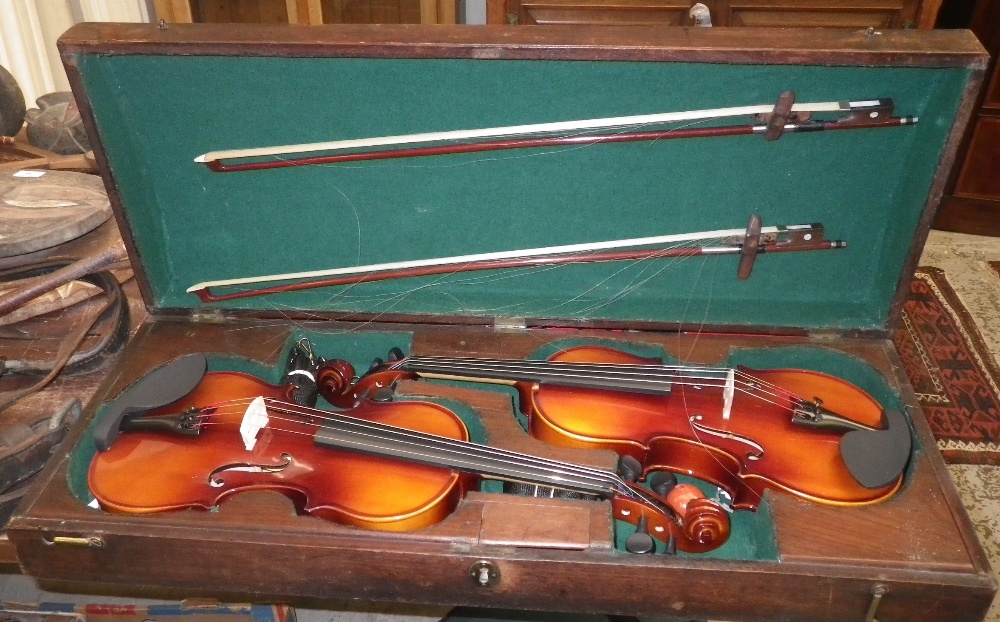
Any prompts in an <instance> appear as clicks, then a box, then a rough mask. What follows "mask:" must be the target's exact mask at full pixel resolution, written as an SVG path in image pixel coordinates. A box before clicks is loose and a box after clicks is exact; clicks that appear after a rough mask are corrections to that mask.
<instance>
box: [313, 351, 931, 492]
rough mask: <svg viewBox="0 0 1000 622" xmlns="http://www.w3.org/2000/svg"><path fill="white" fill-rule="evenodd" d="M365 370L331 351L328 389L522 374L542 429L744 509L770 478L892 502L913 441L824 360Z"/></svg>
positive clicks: (559, 361)
mask: <svg viewBox="0 0 1000 622" xmlns="http://www.w3.org/2000/svg"><path fill="white" fill-rule="evenodd" d="M353 376H354V371H353V369H351V367H350V365H349V364H347V363H346V362H344V361H329V362H327V363H326V364H325V365H324V366H323V367H322V368H321V369H320V372H319V375H318V382H319V384H320V393H321V394H322V395H323V397H324V398H325V399H327V400H328V401H329V402H330V403H332V404H335V405H345V404H352V403H354V402H355V401H357V400H358V399H361V398H362V397H363V396H364V395H366V394H368V393H369V392H371V391H374V390H376V389H377V388H379V387H386V386H390V385H391V384H392V383H394V382H395V381H397V380H399V379H403V378H408V379H412V378H446V379H449V380H468V381H473V382H476V381H478V382H492V383H497V382H499V383H506V384H511V385H513V386H514V387H516V388H517V391H518V393H519V396H520V408H521V410H522V411H523V412H524V413H525V414H526V415H527V417H528V421H529V426H528V427H529V432H530V433H531V434H532V435H533V436H535V437H537V438H539V439H542V440H545V441H547V442H550V443H554V444H558V445H565V446H571V447H594V448H605V449H612V450H614V451H616V452H617V453H618V454H619V455H621V456H623V457H625V456H627V457H630V458H632V459H634V460H636V461H638V465H639V467H640V468H641V471H642V476H643V477H645V476H647V475H649V474H650V473H653V472H657V471H669V472H673V473H680V474H685V475H692V476H694V477H696V478H699V479H703V480H706V481H709V482H712V483H714V484H716V485H718V486H719V487H721V488H722V489H724V490H725V491H727V492H728V493H729V494H730V495H731V497H732V504H733V507H736V508H741V509H750V510H754V509H756V508H757V506H758V505H759V503H760V501H761V499H762V495H763V493H764V491H765V490H769V489H771V490H778V491H782V492H787V493H790V494H793V495H796V496H798V497H801V498H804V499H808V500H810V501H816V502H819V503H826V504H833V505H863V504H869V503H875V502H878V501H881V500H883V499H886V498H887V497H889V496H890V495H892V494H893V493H894V492H895V491H896V490H898V489H899V487H900V486H901V484H902V481H903V471H904V469H905V466H906V464H907V462H908V460H909V456H910V451H911V437H910V430H909V426H908V424H907V422H906V419H905V417H904V416H903V414H902V413H901V412H899V411H898V410H892V409H889V410H884V409H883V408H882V406H881V405H880V404H879V403H878V402H877V401H876V400H875V399H874V398H872V397H871V396H870V395H868V394H867V393H865V392H864V391H862V390H861V389H859V388H858V387H856V386H854V385H852V384H850V383H848V382H846V381H844V380H841V379H839V378H835V377H833V376H830V375H827V374H822V373H818V372H813V371H805V370H796V369H773V370H752V369H746V368H737V369H712V368H705V367H691V366H664V365H663V364H662V362H661V361H660V360H658V359H649V358H643V357H638V356H634V355H631V354H628V353H625V352H621V351H617V350H613V349H610V348H605V347H577V348H570V349H567V350H563V351H562V352H559V353H558V354H556V355H555V356H553V357H552V358H550V359H549V360H546V361H521V360H502V359H479V358H455V357H434V356H411V357H405V358H404V357H402V353H401V352H398V351H397V352H394V353H393V355H392V356H390V362H388V363H384V364H378V365H375V366H373V368H372V369H371V370H370V371H369V372H368V373H366V374H365V375H363V376H362V377H360V378H354V377H353Z"/></svg>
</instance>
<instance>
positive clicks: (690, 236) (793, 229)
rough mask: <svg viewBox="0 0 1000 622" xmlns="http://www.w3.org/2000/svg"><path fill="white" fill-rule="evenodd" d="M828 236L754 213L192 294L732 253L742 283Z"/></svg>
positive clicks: (826, 244)
mask: <svg viewBox="0 0 1000 622" xmlns="http://www.w3.org/2000/svg"><path fill="white" fill-rule="evenodd" d="M823 235H824V231H823V225H821V224H807V225H787V226H773V227H762V226H761V219H760V216H758V215H756V214H754V215H753V216H751V217H750V220H749V223H748V225H747V227H746V229H722V230H718V231H706V232H700V233H681V234H673V235H661V236H653V237H645V238H632V239H626V240H606V241H602V242H591V243H583V244H567V245H562V246H548V247H543V248H530V249H524V250H512V251H499V252H492V253H481V254H476V255H458V256H453V257H435V258H431V259H416V260H410V261H399V262H392V263H380V264H370V265H367V266H349V267H343V268H332V269H328V270H314V271H310V272H293V273H287V274H272V275H266V276H254V277H243V278H235V279H228V280H215V281H204V282H201V283H197V284H195V285H192V286H191V287H189V288H188V289H187V291H188V293H192V294H195V295H196V296H198V298H199V299H201V301H202V302H205V303H211V302H221V301H225V300H234V299H238V298H249V297H253V296H263V295H268V294H277V293H284V292H292V291H300V290H306V289H315V288H319V287H334V286H339V285H354V284H358V283H368V282H373V281H385V280H390V279H401V278H411V277H420V276H429V275H435V274H449V273H454V272H472V271H476V270H494V269H501V268H519V267H535V266H552V265H560V264H570V263H594V262H604V261H629V260H631V261H641V260H644V259H658V258H662V257H691V256H695V255H731V254H739V255H741V257H740V264H739V269H738V272H737V275H738V276H739V278H741V279H746V278H749V277H750V272H751V270H752V269H753V263H754V259H755V258H756V256H757V255H758V254H759V253H763V252H770V253H774V252H788V251H810V250H825V249H836V248H845V247H846V246H847V243H846V242H843V241H840V240H824V239H823ZM707 240H719V241H720V242H721V245H720V246H705V245H703V246H675V247H666V248H644V249H634V248H632V249H631V250H622V249H630V248H631V247H637V246H652V245H662V244H683V243H687V242H694V241H707ZM276 281H298V282H295V283H284V284H281V285H272V286H266V287H259V288H252V289H245V290H242V291H235V292H230V293H213V292H211V291H210V288H213V287H215V288H218V287H234V286H239V285H257V284H261V283H272V282H276Z"/></svg>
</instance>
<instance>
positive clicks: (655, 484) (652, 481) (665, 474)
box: [646, 471, 677, 497]
mask: <svg viewBox="0 0 1000 622" xmlns="http://www.w3.org/2000/svg"><path fill="white" fill-rule="evenodd" d="M646 483H647V484H648V485H649V489H650V490H652V491H653V492H655V493H656V494H658V495H660V496H661V497H666V496H667V495H669V494H670V491H671V490H673V489H674V486H676V485H677V476H676V475H674V474H673V473H671V472H670V471H656V472H655V473H653V474H651V475H650V476H649V477H648V478H646Z"/></svg>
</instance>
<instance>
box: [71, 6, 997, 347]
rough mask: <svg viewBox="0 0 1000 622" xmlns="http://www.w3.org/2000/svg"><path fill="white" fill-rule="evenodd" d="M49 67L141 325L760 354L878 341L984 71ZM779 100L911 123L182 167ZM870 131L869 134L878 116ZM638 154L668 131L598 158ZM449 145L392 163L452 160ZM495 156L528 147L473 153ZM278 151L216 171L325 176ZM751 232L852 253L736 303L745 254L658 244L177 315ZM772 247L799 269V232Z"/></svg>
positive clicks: (781, 50) (230, 59)
mask: <svg viewBox="0 0 1000 622" xmlns="http://www.w3.org/2000/svg"><path fill="white" fill-rule="evenodd" d="M747 30H749V29H747ZM60 47H61V50H62V52H63V55H64V61H65V63H66V67H67V71H68V74H69V77H70V80H71V83H72V84H73V89H74V92H75V94H76V98H77V101H78V102H80V103H81V109H82V112H83V113H84V117H85V119H86V121H87V123H88V126H89V129H90V131H91V133H92V137H93V138H94V141H93V142H94V144H95V145H96V146H97V150H98V151H99V152H100V154H99V162H100V163H101V165H102V173H103V174H104V176H105V181H106V183H107V184H108V187H109V188H110V189H111V194H112V200H113V204H114V205H115V207H116V210H117V216H118V218H119V222H120V224H121V225H122V228H123V230H124V234H125V237H126V238H127V240H128V242H129V244H130V245H131V251H132V252H133V256H134V257H138V259H139V261H140V262H141V264H142V265H141V269H140V271H139V272H140V274H141V276H142V282H143V292H144V296H145V297H146V302H147V305H148V306H150V308H151V309H152V310H153V311H154V312H161V313H170V312H184V313H188V312H203V311H211V310H217V309H223V310H226V312H227V313H228V312H230V311H232V312H233V313H252V314H254V315H264V316H268V315H272V316H273V315H281V316H288V315H291V316H296V317H316V316H317V315H318V316H319V317H365V318H369V319H375V320H387V319H391V320H398V319H400V318H401V317H402V318H406V319H408V320H410V321H469V322H494V321H496V319H497V318H519V319H518V320H517V322H519V323H520V322H523V323H525V324H529V325H531V324H560V325H601V326H622V327H650V326H655V327H665V326H687V327H699V328H707V327H711V328H727V329H734V330H746V331H755V332H785V331H788V332H794V331H801V330H803V329H804V330H806V331H818V330H824V331H825V330H834V331H838V332H875V333H877V332H883V331H886V330H887V329H889V328H890V327H891V325H892V321H893V317H894V315H896V314H897V313H898V308H899V306H900V304H901V302H902V299H903V296H904V294H905V288H906V285H908V283H907V278H904V277H908V276H909V275H910V274H911V273H912V270H913V268H914V267H915V262H916V261H917V257H918V256H919V251H920V249H921V247H922V245H923V242H924V239H925V237H926V231H927V228H928V227H929V223H930V220H931V218H932V216H933V211H934V209H935V207H936V204H937V201H938V198H939V196H940V193H941V190H942V187H943V184H944V182H945V179H946V176H947V173H948V170H949V168H950V166H951V164H952V161H953V159H954V154H955V149H956V146H957V143H958V141H959V140H960V138H961V134H962V131H963V129H964V127H965V124H966V122H967V120H968V118H969V112H970V109H971V105H972V102H973V100H974V96H975V93H976V92H977V90H978V88H979V86H980V83H981V81H982V77H983V70H984V67H985V65H986V62H987V60H988V57H987V56H986V55H985V53H984V51H983V49H982V48H981V46H980V45H979V44H978V42H977V41H976V40H975V38H974V37H973V36H972V35H971V34H970V33H968V32H964V31H920V32H917V31H885V32H873V31H869V32H868V33H851V32H840V31H823V30H820V31H815V30H780V31H777V30H752V31H749V32H747V31H745V30H744V29H717V30H716V29H693V30H688V29H664V28H646V27H630V28H625V27H622V28H618V27H600V28H597V27H595V28H571V29H564V28H558V27H552V28H549V27H530V28H527V27H525V28H507V27H471V26H466V27H461V26H460V27H438V26H435V27H420V26H329V27H294V26H267V27H259V28H257V27H255V28H247V27H246V26H241V25H192V26H175V25H170V26H168V27H165V28H156V27H153V26H145V25H94V24H90V25H80V26H76V27H74V28H73V29H71V30H70V31H69V32H67V33H66V34H65V35H64V36H63V38H62V39H61V40H60ZM786 91H793V92H794V95H795V102H796V104H797V105H800V106H801V105H802V104H813V103H829V102H834V103H838V102H863V103H864V104H866V105H870V106H877V105H878V101H877V100H885V99H891V100H892V103H893V104H894V111H893V112H892V116H893V117H896V118H906V117H915V118H916V120H917V122H916V123H915V124H914V123H911V122H905V121H904V122H902V123H892V124H889V125H880V126H878V127H873V128H855V129H851V130H850V131H809V132H805V131H803V132H792V131H790V129H789V130H788V131H785V132H784V133H783V134H782V135H781V136H780V138H778V139H777V140H767V139H765V137H764V136H761V135H726V136H716V137H694V138H684V139H677V140H667V139H668V138H675V136H674V134H681V133H683V132H684V131H685V130H688V129H692V128H704V127H720V128H723V129H722V130H721V132H722V133H730V134H732V133H737V132H740V131H742V130H740V129H733V128H734V127H737V128H739V127H745V126H754V125H757V126H765V125H764V122H755V121H752V120H751V119H750V118H749V117H747V116H746V115H740V116H733V117H730V116H718V113H708V115H707V116H708V117H709V118H703V119H698V120H689V121H682V122H675V123H666V124H664V123H649V122H648V120H643V121H644V122H641V123H637V124H636V123H632V124H628V125H625V126H615V127H612V128H608V129H600V130H596V132H597V133H598V134H600V135H602V136H605V138H601V139H596V140H595V139H594V137H593V132H594V131H595V130H589V129H573V130H570V131H569V132H568V133H569V134H571V135H572V136H574V137H575V138H574V140H577V141H580V140H582V142H576V143H574V144H556V145H551V144H544V145H541V146H532V147H523V146H521V145H520V144H517V145H507V146H508V147H514V148H505V149H503V150H496V151H493V150H491V151H476V152H463V153H445V154H439V155H420V156H418V157H391V158H386V159H375V160H363V161H351V162H338V163H329V162H322V163H318V164H308V163H302V162H293V163H292V164H293V165H291V166H285V167H280V168H267V169H263V170H245V171H235V172H218V171H214V170H212V169H211V168H210V167H208V166H206V164H205V163H204V162H199V161H196V159H197V158H198V157H199V156H202V155H203V154H206V153H211V152H217V151H225V150H232V149H253V148H261V147H273V146H286V145H297V144H302V143H316V142H320V141H339V140H347V139H362V138H371V137H385V136H398V135H410V134H422V133H427V132H452V131H456V130H473V129H481V128H495V127H507V126H523V125H529V124H540V123H551V122H564V121H575V120H589V119H603V118H614V117H623V116H632V115H650V114H654V113H666V112H676V111H691V110H699V111H701V110H714V109H723V108H730V107H742V106H750V105H760V106H763V107H764V109H768V110H772V109H774V105H775V103H776V101H777V100H778V98H779V95H781V94H782V93H783V92H786ZM857 106H858V104H855V107H857ZM779 112H782V111H780V110H779ZM810 114H811V119H810V121H811V122H810V121H806V120H803V119H801V118H800V119H796V118H795V117H792V119H791V122H792V123H796V122H797V123H800V124H802V125H803V126H804V129H815V126H816V122H817V121H818V122H839V123H840V124H841V125H838V126H836V127H834V126H832V125H829V124H828V125H827V129H839V128H840V127H843V125H842V124H843V122H844V119H847V118H848V117H849V116H850V114H851V113H850V112H845V111H838V110H832V111H817V112H812V113H810ZM863 114H864V115H865V116H866V118H871V117H872V116H875V117H876V118H875V120H876V121H877V120H880V119H881V118H882V117H883V116H884V115H885V109H884V108H883V109H879V111H878V112H877V113H873V112H870V110H869V109H867V108H866V109H865V110H864V112H863ZM879 115H881V116H879ZM702 116H706V115H702ZM857 120H858V119H857V118H855V119H854V121H857ZM774 126H777V127H779V128H780V127H781V123H780V122H775V123H772V132H773V131H774V129H775V127H774ZM805 126H808V127H805ZM649 130H665V131H664V132H663V133H662V134H661V135H658V136H657V137H656V138H655V139H649V137H648V136H647V137H645V138H646V139H645V140H640V141H636V142H613V141H612V138H611V137H616V138H617V137H620V135H621V133H624V132H634V131H649ZM500 133H502V134H503V133H506V131H502V132H500ZM564 134H566V132H562V133H560V135H564ZM552 135H553V134H551V133H547V134H544V136H552ZM581 135H584V136H585V138H583V139H580V138H579V137H580V136H581ZM536 136H537V134H532V135H531V138H534V137H536ZM446 138H448V136H444V137H442V136H436V137H435V138H434V139H433V140H431V141H428V142H421V143H417V144H412V145H411V144H406V145H403V146H402V147H404V148H410V147H424V146H442V145H444V146H450V145H453V144H454V142H453V141H450V140H444V139H446ZM506 139H514V140H517V141H520V140H524V139H525V136H524V135H521V134H515V135H514V136H503V137H499V138H492V137H490V138H474V139H473V140H489V141H494V140H506ZM392 148H395V147H374V148H370V147H362V148H360V149H351V150H348V151H347V152H348V153H354V152H357V151H370V150H372V149H374V150H381V149H392ZM277 151H278V153H277V155H266V156H253V157H249V158H239V157H229V158H227V159H225V160H223V161H224V162H230V163H232V162H260V161H266V162H271V161H279V162H280V161H284V160H288V159H293V160H294V159H295V158H298V157H302V156H303V155H305V156H314V155H320V156H324V155H330V154H333V153H335V152H334V151H331V150H329V149H323V150H321V151H318V152H310V153H306V154H297V153H294V152H295V151H296V150H294V149H289V150H282V149H279V150H277ZM336 153H339V152H336ZM407 155H408V154H407ZM208 159H210V160H211V159H212V157H211V156H210V157H209V158H208ZM752 215H759V216H760V219H761V220H762V222H763V225H764V227H768V226H775V225H808V224H812V223H819V224H821V225H822V227H823V230H822V233H823V236H824V237H825V239H828V240H842V241H844V242H846V248H839V249H828V250H808V251H803V252H780V253H773V252H770V251H772V250H780V249H779V248H775V247H773V246H772V247H770V248H767V249H766V250H767V251H768V252H764V253H762V254H760V255H759V256H757V258H756V261H755V263H754V265H753V270H752V274H751V275H750V278H748V279H741V278H738V276H737V275H738V272H739V270H740V265H741V261H740V259H741V254H740V252H742V251H743V246H744V244H743V242H742V240H741V239H737V240H735V242H734V243H735V245H736V249H735V250H736V251H737V253H736V254H732V255H718V254H714V253H712V254H705V255H699V256H694V257H677V256H672V255H675V254H676V253H677V252H678V251H670V252H666V253H658V252H656V251H655V250H650V249H666V248H673V247H675V246H683V247H687V246H689V245H690V244H691V242H683V243H676V242H669V243H662V244H657V245H653V246H643V247H639V248H638V249H636V248H634V247H631V246H630V247H628V250H641V251H643V252H640V253H637V254H636V253H633V254H631V255H628V258H627V259H620V260H618V261H599V262H593V261H585V260H583V258H581V257H574V259H573V261H570V262H567V263H559V264H558V265H525V266H516V267H505V268H501V269H490V270H482V271H466V270H465V269H464V268H466V267H467V265H466V264H467V263H468V261H467V259H460V260H459V264H458V265H456V266H454V267H453V268H452V267H448V268H443V269H439V270H438V272H439V273H434V274H430V275H425V276H406V275H404V276H403V277H401V278H394V279H386V280H377V281H373V280H371V279H370V277H366V279H368V282H363V283H358V284H349V285H340V286H334V287H324V288H319V289H308V290H301V291H293V292H286V293H278V294H270V295H264V296H255V297H245V298H236V299H232V300H225V301H219V302H211V303H204V302H202V301H201V300H199V298H198V297H197V296H196V295H195V294H193V293H190V292H189V291H188V289H189V288H192V287H193V286H196V285H197V284H199V283H203V282H210V281H216V280H222V279H243V278H246V277H256V276H264V275H275V274H285V273H299V272H312V271H318V270H325V269H331V268H336V269H343V268H350V267H354V266H366V265H371V264H385V263H396V262H404V266H409V265H410V264H409V263H407V262H413V261H418V262H430V263H435V262H436V261H437V259H438V258H444V257H460V258H463V257H466V256H468V255H478V254H495V253H501V254H504V253H508V252H510V251H516V250H523V249H539V248H550V247H562V246H567V245H568V246H572V247H573V248H575V245H578V244H583V243H594V242H605V241H609V240H611V241H614V240H628V239H634V238H647V237H650V236H663V235H668V234H671V235H672V234H687V233H692V232H715V231H719V230H729V229H740V230H743V229H745V228H746V227H747V225H748V222H750V220H751V218H750V217H751V216H752ZM765 231H766V229H765ZM810 235H811V236H815V235H816V232H813V231H811V230H810ZM777 236H778V239H779V240H781V239H786V238H787V237H788V236H791V238H792V239H794V240H798V241H799V242H802V241H803V239H802V238H803V236H801V235H799V236H797V235H796V230H795V229H792V230H791V232H790V233H789V232H787V231H780V232H779V233H778V234H777ZM815 239H816V238H815V237H812V238H811V240H810V241H813V242H814V241H815ZM751 240H752V241H754V242H756V241H758V239H757V238H756V236H751ZM763 241H764V242H765V243H766V242H768V241H769V239H764V240H763ZM730 242H732V240H730ZM697 245H699V246H706V247H707V246H714V245H715V241H713V240H710V241H708V242H705V243H704V245H703V244H701V243H700V242H699V243H698V244H697ZM807 246H808V244H807ZM686 252H688V251H684V253H686ZM662 255H671V256H662ZM742 263H743V266H742V267H743V270H744V272H745V271H746V267H747V265H746V264H747V262H746V261H743V262H742ZM405 274H409V273H405ZM279 282H282V281H279ZM273 284H274V283H270V282H269V283H264V285H273ZM247 287H253V286H252V285H243V284H241V285H239V286H238V287H232V286H230V287H213V288H211V290H212V291H213V292H218V293H224V292H233V291H241V290H242V289H245V288H247Z"/></svg>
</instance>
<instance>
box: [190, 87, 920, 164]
mask: <svg viewBox="0 0 1000 622" xmlns="http://www.w3.org/2000/svg"><path fill="white" fill-rule="evenodd" d="M794 101H795V94H794V93H793V92H792V91H785V92H784V93H782V94H781V95H780V96H779V97H778V100H777V102H776V103H775V104H773V105H771V104H765V105H757V106H739V107H733V108H717V109H710V110H690V111H684V112H666V113H658V114H647V115H633V116H625V117H606V118H600V119H587V120H577V121H559V122H554V123H536V124H530V125H514V126H506V127H491V128H482V129H471V130H453V131H444V132H425V133H418V134H404V135H399V136H379V137H374V138H359V139H349V140H337V141H329V142H318V143H305V144H296V145H279V146H273V147H258V148H251V149H232V150H225V151H210V152H208V153H205V154H202V155H200V156H198V157H196V158H195V162H200V163H203V164H205V165H206V166H207V167H208V168H209V169H211V170H212V171H215V172H219V173H227V172H236V171H251V170H262V169H273V168H285V167H291V166H307V165H314V164H332V163H338V162H357V161H362V160H383V159H394V158H412V157H420V156H432V155H445V154H453V153H469V152H480V151H498V150H505V149H522V148H527V147H547V146H577V145H590V144H597V143H618V142H635V141H654V140H666V139H677V138H706V137H716V136H738V135H747V134H763V135H764V137H765V138H766V139H767V140H776V139H777V138H779V137H780V136H781V135H782V134H783V133H785V132H816V131H823V130H843V129H863V128H876V127H896V126H901V125H912V124H915V123H916V122H917V118H916V117H910V116H907V117H893V116H892V114H893V110H894V104H893V101H892V100H891V99H887V98H883V99H873V100H863V101H848V102H818V103H806V104H795V103H794ZM814 112H837V113H840V114H841V117H840V118H838V119H836V120H833V121H815V120H809V115H810V114H811V113H814ZM755 115H756V116H758V117H763V119H764V121H765V122H763V123H760V124H749V125H729V126H715V127H700V128H680V129H665V130H647V131H628V132H626V131H622V132H615V133H610V134H594V133H592V132H594V131H597V130H611V129H620V128H628V127H640V126H649V125H658V124H664V123H678V122H692V121H703V120H706V119H718V118H726V117H738V116H755ZM559 133H563V135H558V136H544V135H545V134H559ZM567 133H568V134H567ZM539 134H541V135H543V136H537V135H539ZM533 135H535V136H533ZM514 136H521V137H522V138H511V137H514ZM498 138H503V140H483V139H498ZM456 141H464V142H456ZM420 143H446V144H436V145H432V146H424V147H403V148H399V147H398V146H399V145H415V144H420ZM381 147H395V148H391V149H381V150H374V151H372V150H370V149H372V148H381ZM365 149H368V151H365ZM318 152H340V153H326V154H324V155H310V156H302V157H289V156H296V155H300V154H314V153H318ZM262 158H264V159H262ZM268 158H272V159H268ZM234 160H235V161H234Z"/></svg>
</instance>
